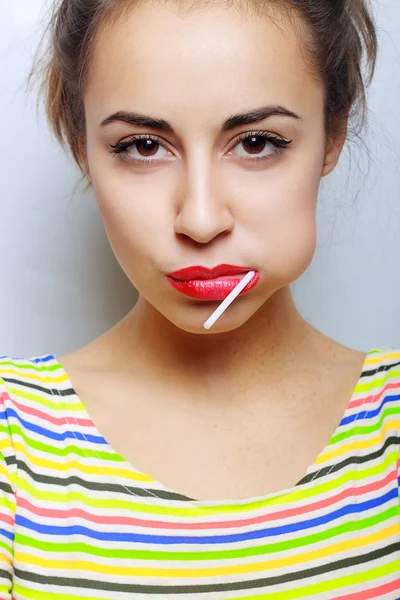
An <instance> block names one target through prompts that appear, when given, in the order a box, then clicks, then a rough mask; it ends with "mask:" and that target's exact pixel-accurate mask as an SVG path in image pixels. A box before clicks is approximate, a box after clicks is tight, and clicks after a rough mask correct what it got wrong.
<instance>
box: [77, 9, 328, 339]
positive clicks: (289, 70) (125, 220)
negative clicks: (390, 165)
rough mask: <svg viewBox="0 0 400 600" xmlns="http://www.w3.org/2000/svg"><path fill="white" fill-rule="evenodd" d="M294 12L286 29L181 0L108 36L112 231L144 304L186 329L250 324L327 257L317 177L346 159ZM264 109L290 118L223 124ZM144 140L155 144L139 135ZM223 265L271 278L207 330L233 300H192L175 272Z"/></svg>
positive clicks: (92, 92)
mask: <svg viewBox="0 0 400 600" xmlns="http://www.w3.org/2000/svg"><path fill="white" fill-rule="evenodd" d="M276 16H277V15H276ZM282 19H283V16H281V17H280V22H279V27H278V26H277V25H276V24H274V23H273V22H272V21H270V20H269V19H267V18H263V19H261V18H260V17H256V16H250V15H248V16H247V17H246V18H244V17H243V15H242V14H239V12H238V11H237V10H235V9H234V8H226V7H223V8H222V7H221V8H218V7H215V6H214V7H212V8H207V9H202V10H194V11H192V12H190V14H189V15H185V16H183V15H182V14H179V13H178V11H177V9H176V8H175V6H174V4H173V3H171V4H169V5H161V4H156V3H152V2H146V3H143V5H141V6H140V7H137V8H135V9H134V10H132V12H131V13H130V16H129V18H126V19H124V20H122V19H121V20H120V21H118V22H117V23H116V24H115V25H114V26H113V27H112V29H111V30H109V31H108V32H107V33H104V34H102V36H101V38H100V39H99V41H98V44H97V48H96V54H95V57H94V61H93V70H92V72H91V75H90V78H89V80H88V85H87V88H86V93H85V98H84V102H85V112H86V120H87V148H86V152H87V154H86V160H87V168H88V173H89V178H90V180H91V182H92V184H93V188H94V191H95V195H96V197H97V201H98V203H99V206H100V210H101V213H102V216H103V220H104V225H105V229H106V232H107V235H108V237H109V241H110V244H111V247H112V249H113V251H114V252H115V255H116V258H117V260H118V261H119V263H120V265H121V267H122V268H123V270H124V271H125V273H126V275H127V276H128V278H129V279H130V280H131V282H132V284H133V285H134V286H135V287H136V288H137V290H138V291H139V293H140V298H139V302H145V303H149V305H151V306H152V307H154V308H155V309H156V310H157V311H158V312H159V313H160V314H161V315H163V316H164V317H165V319H167V320H168V321H169V322H171V323H173V324H175V325H176V326H177V327H179V328H181V329H183V330H185V331H188V332H192V333H213V332H224V331H229V330H233V329H235V328H236V327H238V326H240V325H242V324H243V323H245V322H246V321H247V320H248V319H249V318H250V317H251V316H252V315H253V314H254V313H255V312H256V311H257V310H258V309H259V308H260V307H261V306H262V305H263V304H264V303H265V302H266V301H267V300H268V298H270V297H271V296H272V294H273V293H274V292H275V291H276V290H278V289H280V288H283V287H285V286H287V285H288V284H289V283H291V282H292V281H294V280H296V279H297V278H298V277H300V275H301V274H302V273H303V272H304V271H305V270H306V269H307V267H308V266H309V264H310V262H311V259H312V257H313V255H314V252H315V246H316V201H317V195H318V189H319V184H320V180H321V177H322V176H323V175H325V174H327V173H328V172H330V171H331V170H332V169H333V168H334V166H335V161H337V158H338V155H337V154H336V158H332V157H330V154H332V155H333V152H331V153H330V152H329V151H328V152H327V149H328V150H329V148H328V146H327V144H326V136H325V131H324V115H323V104H324V91H323V88H322V85H321V84H319V83H318V82H317V81H316V80H315V79H313V78H312V76H311V74H310V73H309V72H308V70H307V68H306V66H305V65H304V64H303V61H302V55H301V54H300V48H299V46H298V43H299V42H298V38H297V36H296V35H295V33H294V32H293V31H292V30H291V28H290V26H287V27H284V26H283V25H284V21H283V20H282ZM265 107H269V109H270V110H271V111H273V109H274V108H276V107H280V109H281V112H283V113H287V114H283V115H278V114H272V115H271V116H268V114H267V113H266V115H265V114H264V115H258V118H257V120H255V121H254V122H250V123H248V122H247V123H246V122H244V121H243V120H242V122H236V123H232V122H228V123H227V125H225V126H223V124H224V123H226V122H227V120H228V119H229V117H232V116H233V115H237V114H239V113H248V112H251V111H255V110H256V109H261V108H265ZM267 111H268V108H267ZM116 113H125V115H126V114H127V113H135V114H136V115H138V114H139V115H141V116H146V117H148V118H152V119H159V120H162V121H163V123H164V125H165V122H167V123H168V124H169V125H170V126H169V127H162V126H161V125H162V124H160V123H159V124H158V126H155V127H153V126H150V125H149V124H146V123H143V121H142V123H143V124H135V123H133V122H126V120H123V119H120V118H118V116H115V115H116ZM112 115H114V117H112ZM292 115H293V116H292ZM110 117H111V118H110ZM105 119H108V122H107V123H105V124H104V123H103V122H104V121H105ZM102 123H103V124H102ZM137 135H140V136H142V138H143V137H144V138H145V139H144V140H143V139H140V140H139V141H136V143H134V142H133V141H132V139H131V138H132V137H133V136H137ZM263 135H264V136H265V135H267V136H268V139H266V138H265V137H262V136H263ZM149 136H150V137H149ZM243 137H244V138H246V137H247V139H239V138H243ZM271 139H272V141H271ZM126 142H129V143H130V144H131V145H130V146H128V147H127V144H126ZM121 144H124V145H121ZM111 146H114V147H115V146H116V148H114V150H122V152H119V153H117V154H113V153H112V151H113V149H112V148H111ZM144 161H145V162H144ZM220 264H231V265H239V266H243V267H244V270H246V268H247V270H249V269H250V268H253V269H255V270H256V271H257V274H258V275H259V281H258V283H257V285H256V286H255V287H253V289H251V290H250V291H248V292H247V293H245V294H243V295H241V296H240V297H238V298H237V299H236V300H235V301H234V303H233V304H232V305H231V306H230V307H229V308H228V310H227V311H226V312H225V313H224V314H223V315H222V317H221V318H220V319H219V320H218V321H217V322H216V324H215V325H214V326H213V327H212V329H211V330H210V332H207V331H206V330H205V329H203V323H204V322H205V321H206V320H207V318H208V317H209V316H210V315H211V313H212V312H213V311H214V310H215V308H216V307H217V306H218V304H219V303H220V302H221V299H219V300H209V299H207V300H205V299H198V298H193V297H189V296H187V295H186V294H184V293H181V292H180V291H178V290H177V289H175V287H173V285H171V282H170V280H169V279H168V278H167V275H168V274H169V273H171V272H173V271H176V270H178V269H182V268H185V267H189V266H193V265H202V266H205V267H208V268H211V267H214V266H216V265H220Z"/></svg>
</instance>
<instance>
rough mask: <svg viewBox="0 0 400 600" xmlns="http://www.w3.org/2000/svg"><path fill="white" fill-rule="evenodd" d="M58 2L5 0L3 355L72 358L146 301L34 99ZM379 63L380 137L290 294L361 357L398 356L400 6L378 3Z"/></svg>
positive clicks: (341, 178) (373, 130) (372, 140)
mask: <svg viewBox="0 0 400 600" xmlns="http://www.w3.org/2000/svg"><path fill="white" fill-rule="evenodd" d="M49 2H50V0H46V1H45V0H18V1H17V2H9V1H8V0H0V90H1V91H0V127H1V133H2V144H1V145H0V180H1V196H0V198H1V221H0V223H1V236H0V252H1V261H0V282H1V284H0V285H1V293H0V355H1V354H3V355H4V354H7V355H11V356H21V357H22V356H24V357H31V356H37V355H42V354H46V353H52V354H58V355H60V354H63V353H66V352H70V351H72V350H73V349H75V348H78V347H80V346H82V345H84V344H86V343H88V342H89V341H90V340H92V339H94V338H95V337H97V336H98V335H100V334H101V333H103V332H104V331H106V330H107V329H108V328H110V327H111V326H112V325H113V324H114V323H116V322H117V321H118V320H119V319H120V318H122V316H123V315H124V314H125V313H126V312H128V310H129V309H130V307H131V306H132V304H133V303H134V302H135V299H136V297H137V296H136V292H135V290H134V289H133V287H132V286H131V284H130V282H129V281H128V280H127V278H126V277H125V275H124V274H123V272H122V271H121V269H120V267H119V265H118V263H117V261H116V260H115V258H114V256H113V254H112V251H111V249H110V246H109V244H108V240H107V238H106V234H105V232H104V229H103V225H102V221H101V218H100V212H99V210H98V208H97V204H96V201H95V198H94V195H93V192H89V193H88V194H86V195H84V194H83V193H80V194H75V196H74V197H73V198H72V194H73V191H74V189H75V185H76V182H77V180H78V179H79V177H80V172H79V170H78V168H77V167H76V166H75V165H74V163H73V162H72V159H71V158H70V157H69V156H68V155H67V154H66V153H64V151H63V150H62V149H61V148H60V146H59V145H58V143H57V142H56V141H55V140H54V139H53V138H52V136H51V134H50V132H49V129H48V126H47V124H46V121H45V118H44V111H43V109H41V110H40V111H39V113H38V114H37V113H36V95H35V93H30V94H29V95H28V94H27V93H26V91H25V78H26V76H27V74H28V72H29V70H30V67H31V62H32V57H33V53H34V51H35V50H36V47H37V43H38V41H39V37H40V34H41V32H42V29H43V26H44V25H43V23H44V18H45V15H46V10H47V8H48V6H49ZM373 5H374V10H375V14H376V17H377V24H378V35H379V41H380V52H379V58H378V64H377V70H376V74H375V79H374V82H373V84H372V86H371V87H370V88H369V91H368V101H369V113H370V117H369V119H370V127H369V131H367V132H366V134H365V137H364V139H365V142H366V144H367V147H368V149H369V152H370V155H371V160H370V161H369V160H368V158H367V155H366V152H365V151H363V149H362V145H358V146H355V145H354V144H352V143H350V145H349V146H348V145H347V144H346V147H345V150H344V152H343V154H342V156H341V159H340V163H339V165H338V167H337V168H336V169H335V171H334V172H333V173H332V174H331V175H329V176H328V177H326V178H324V179H323V181H322V184H321V188H320V195H319V200H318V215H317V216H318V242H317V250H316V253H315V256H314V258H313V261H312V263H311V264H310V267H309V268H308V269H307V271H306V272H305V273H304V274H303V275H302V276H301V277H300V279H298V280H297V281H296V282H294V283H293V284H292V290H293V294H294V298H295V301H296V304H297V306H298V308H299V310H300V312H301V314H302V315H303V316H304V317H305V318H306V319H307V320H308V321H309V322H310V323H312V324H313V325H314V326H315V327H317V328H318V329H320V330H321V331H323V332H324V333H325V334H326V335H328V336H330V337H332V338H334V339H335V340H337V341H339V342H341V343H342V344H345V345H347V346H349V347H351V348H354V349H357V350H359V351H365V352H366V351H367V350H369V349H371V348H387V347H396V348H399V347H400V191H399V182H400V177H399V161H400V141H399V139H400V119H399V118H398V107H399V105H400V4H399V2H398V0H386V1H383V0H374V2H373Z"/></svg>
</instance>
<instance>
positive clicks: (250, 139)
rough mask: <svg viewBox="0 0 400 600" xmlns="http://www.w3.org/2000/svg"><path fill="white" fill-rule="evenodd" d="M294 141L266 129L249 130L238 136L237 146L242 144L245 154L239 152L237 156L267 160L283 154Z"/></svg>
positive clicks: (254, 159) (246, 158) (245, 158)
mask: <svg viewBox="0 0 400 600" xmlns="http://www.w3.org/2000/svg"><path fill="white" fill-rule="evenodd" d="M292 141H293V140H285V139H284V138H281V137H279V136H277V135H274V134H272V133H268V132H266V131H249V132H247V133H244V134H242V135H240V136H239V137H238V138H237V142H238V143H237V145H236V146H235V148H236V147H238V146H242V149H243V150H244V154H243V153H242V154H241V153H239V154H237V155H236V156H239V158H243V159H244V160H250V161H257V160H266V159H268V158H271V157H272V156H276V155H278V154H281V153H282V152H283V151H284V150H285V149H286V148H288V147H289V146H290V144H291V143H292ZM231 152H232V151H231Z"/></svg>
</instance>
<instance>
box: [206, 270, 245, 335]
mask: <svg viewBox="0 0 400 600" xmlns="http://www.w3.org/2000/svg"><path fill="white" fill-rule="evenodd" d="M254 275H255V271H249V272H248V273H247V274H246V275H245V276H244V277H243V279H241V280H240V281H239V283H238V284H237V286H236V287H234V288H233V290H232V291H231V293H230V294H229V295H228V296H227V297H226V298H225V300H224V301H223V302H221V304H220V305H219V306H218V307H217V308H216V310H215V311H214V312H213V314H212V315H211V317H209V318H208V319H207V321H206V322H205V323H204V325H203V327H204V329H210V327H212V326H213V325H214V323H215V321H216V320H217V319H219V317H220V316H221V315H222V313H223V312H224V311H225V310H226V309H227V308H228V306H229V305H230V304H232V302H233V301H234V300H235V298H236V297H237V296H238V295H239V294H240V292H241V291H242V290H243V289H244V288H245V287H246V285H247V284H248V283H249V282H250V281H251V280H252V279H253V277H254Z"/></svg>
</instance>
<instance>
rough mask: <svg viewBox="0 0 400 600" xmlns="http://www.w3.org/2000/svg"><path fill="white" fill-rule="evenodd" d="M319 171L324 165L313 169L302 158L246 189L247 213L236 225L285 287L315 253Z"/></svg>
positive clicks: (314, 165) (242, 212)
mask: <svg viewBox="0 0 400 600" xmlns="http://www.w3.org/2000/svg"><path fill="white" fill-rule="evenodd" d="M302 158H303V160H302ZM308 158H309V157H308ZM321 169H322V159H319V158H318V160H315V159H314V162H313V163H312V161H310V160H304V156H303V157H299V158H297V159H296V160H293V161H291V162H289V161H288V162H287V166H286V167H285V166H282V168H279V169H276V170H274V172H273V173H272V170H271V171H270V173H269V174H268V177H265V175H264V180H263V181H259V182H258V183H257V185H254V186H253V187H248V188H247V189H245V188H243V189H242V192H243V193H242V194H241V197H242V199H243V201H244V202H243V205H242V206H245V207H246V210H243V209H241V208H240V209H238V210H239V211H240V216H239V217H238V220H239V222H241V223H244V224H245V225H244V227H245V229H247V231H248V232H249V234H250V235H251V237H252V238H253V240H257V242H256V243H257V245H258V249H256V252H257V256H258V257H259V258H260V260H261V261H264V263H265V266H266V268H267V269H269V270H270V271H271V272H274V273H276V275H277V276H279V277H280V276H281V277H282V278H283V280H285V281H286V280H291V279H294V278H297V277H299V276H300V275H301V274H302V273H303V272H304V271H305V269H306V268H307V267H308V266H309V264H310V261H311V260H312V257H313V255H314V253H315V248H316V237H317V231H316V204H317V198H318V190H319V185H320V181H321V178H320V177H321ZM236 183H237V182H236ZM250 207H251V208H250Z"/></svg>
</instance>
